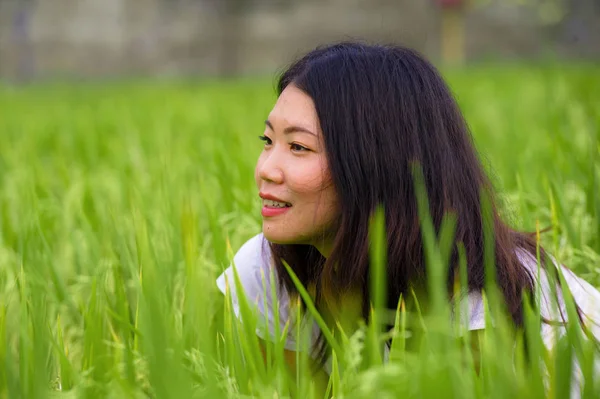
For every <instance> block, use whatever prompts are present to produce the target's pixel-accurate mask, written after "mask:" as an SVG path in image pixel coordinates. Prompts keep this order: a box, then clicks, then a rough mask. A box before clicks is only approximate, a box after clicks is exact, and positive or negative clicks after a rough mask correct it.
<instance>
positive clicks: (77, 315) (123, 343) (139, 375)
mask: <svg viewBox="0 0 600 399" xmlns="http://www.w3.org/2000/svg"><path fill="white" fill-rule="evenodd" d="M445 76H446V77H447V79H448V80H449V82H450V84H451V86H452V88H453V90H454V91H455V93H456V95H457V98H458V100H459V103H460V105H461V106H462V109H463V111H464V113H465V115H466V118H467V121H468V122H469V125H470V127H471V129H472V132H473V135H474V138H475V142H476V145H477V148H478V150H479V151H480V155H481V157H482V159H483V160H484V162H485V164H486V167H487V168H488V171H489V173H490V174H491V176H492V178H493V181H494V183H495V185H496V187H497V189H498V193H499V196H500V198H501V199H502V211H503V214H504V215H505V217H506V218H507V220H509V221H510V223H511V225H513V226H515V227H517V228H520V229H523V230H527V231H536V229H537V228H539V229H544V228H549V230H548V231H547V232H545V233H543V234H542V235H541V242H542V244H543V245H544V246H545V247H546V248H547V250H549V251H550V253H552V254H553V255H554V256H555V257H556V258H557V259H558V260H559V261H560V262H562V263H563V264H565V265H567V266H568V267H569V268H571V269H572V270H574V271H575V272H576V273H577V274H578V275H580V276H582V277H583V278H585V279H586V280H587V281H589V282H591V283H592V284H593V285H595V286H597V287H600V97H599V94H598V93H600V70H598V68H597V67H595V66H573V65H553V66H478V67H470V68H469V69H464V70H453V71H447V72H446V73H445ZM273 87H274V83H273V81H272V80H271V79H269V78H267V79H245V80H243V79H240V80H237V81H234V82H232V81H230V82H213V81H169V82H166V81H163V82H110V83H102V84H100V83H96V84H92V83H86V84H79V85H69V84H38V85H32V86H27V87H12V86H0V184H1V189H0V397H2V398H43V397H53V398H63V397H64V398H75V397H94V398H96V397H106V398H121V397H123V398H133V397H136V398H192V397H194V398H217V397H232V398H235V397H268V398H276V397H289V396H290V395H291V396H292V397H303V398H311V397H322V396H319V395H322V393H319V391H318V390H317V389H316V387H315V385H314V384H313V383H312V382H313V378H312V377H311V375H310V373H309V372H308V371H307V368H306V367H305V366H306V364H307V360H306V357H305V356H301V357H299V359H298V365H299V366H300V367H299V368H298V372H297V373H296V374H295V375H291V374H289V373H287V371H286V369H285V367H284V365H283V359H282V356H281V349H282V346H281V343H280V342H278V343H275V344H274V345H272V346H269V347H268V349H267V355H268V357H269V358H270V359H271V361H269V362H268V364H267V365H265V362H264V361H263V359H262V356H261V355H260V352H259V349H258V346H257V342H256V337H255V335H254V334H253V331H254V327H255V326H253V323H252V322H249V323H244V324H241V323H239V322H238V321H237V319H236V318H235V317H234V316H233V314H232V311H231V304H230V303H229V302H228V301H227V300H226V298H225V297H224V296H223V295H222V294H221V293H220V292H219V291H218V289H217V287H216V285H215V283H214V282H215V279H216V276H217V275H218V274H220V272H221V271H222V270H223V269H224V268H225V267H227V266H228V265H229V263H230V260H231V258H232V256H233V253H235V251H236V250H237V249H238V248H239V247H240V246H241V245H242V244H243V243H244V242H245V241H246V240H247V239H249V238H250V237H252V236H254V235H255V234H257V233H258V232H260V229H261V217H260V206H261V204H260V201H259V198H258V196H257V190H256V188H255V186H254V179H253V169H254V163H255V161H256V159H257V157H258V154H259V152H260V150H261V146H262V144H261V142H260V141H259V140H258V138H257V136H258V135H259V134H261V133H262V129H263V126H264V120H265V117H266V116H267V114H268V112H269V111H270V109H271V107H272V105H273V103H274V101H275V95H274V89H273ZM430 238H431V239H432V240H433V237H430ZM375 244H377V243H375ZM432 248H434V249H433V250H434V252H435V251H436V248H438V246H437V245H434V246H433V247H432ZM436 253H437V252H436ZM439 260H440V264H441V261H442V259H441V258H440V259H439ZM379 266H381V265H379ZM438 266H440V265H438ZM242 305H243V304H242ZM494 308H495V305H494V300H493V295H492V292H490V309H494ZM442 311H443V310H440V312H442ZM242 312H244V314H247V315H248V320H250V319H251V316H250V314H251V308H250V306H248V307H245V306H242ZM396 316H397V322H398V323H397V325H396V327H395V330H394V331H393V332H395V333H396V334H395V335H394V336H395V338H394V341H393V342H394V344H393V350H392V352H393V355H394V356H392V359H391V361H390V362H388V363H385V364H383V363H382V362H381V359H380V357H378V356H376V355H373V354H374V353H376V352H377V351H376V350H375V349H376V348H377V346H378V344H379V343H380V342H381V337H380V335H378V329H377V326H376V325H374V324H370V325H369V326H365V327H364V328H363V329H360V330H359V331H357V332H355V333H354V334H352V335H348V336H342V337H337V336H336V337H335V338H336V339H337V338H339V342H338V343H336V348H337V349H338V350H336V353H335V356H334V358H333V360H334V362H333V363H334V367H333V372H332V374H331V379H330V381H329V385H328V387H327V389H328V391H327V393H328V394H329V395H332V396H335V397H338V398H339V397H347V398H370V397H379V398H392V397H410V398H412V397H414V398H416V397H420V398H440V397H444V398H449V397H460V398H484V397H485V398H506V397H511V396H512V397H556V398H559V397H561V398H562V397H565V395H566V394H567V393H568V392H569V390H570V389H571V387H570V381H571V380H570V378H569V375H570V366H569V364H570V363H569V361H568V360H569V359H570V358H571V356H573V355H574V354H576V355H577V356H579V360H580V361H581V365H582V370H583V373H584V375H585V376H586V383H585V385H584V387H583V389H582V397H588V398H592V397H594V398H597V397H600V381H599V379H598V378H591V376H592V365H593V353H594V351H597V347H595V346H594V345H593V343H590V342H587V341H585V340H584V339H583V338H582V336H581V331H579V330H577V329H576V328H571V329H570V330H569V331H570V334H569V337H568V338H569V339H568V342H567V343H566V344H564V345H563V344H561V345H559V346H558V347H557V348H558V349H557V350H556V351H551V352H547V351H545V350H544V348H543V347H542V346H541V341H540V339H539V336H536V333H535V331H536V320H537V319H536V315H535V312H533V313H531V314H528V319H527V320H528V326H533V327H532V328H531V329H529V330H528V334H527V335H526V336H525V337H523V340H524V341H527V343H528V351H529V352H528V353H529V356H530V360H531V359H533V360H532V361H530V362H527V361H526V360H525V359H524V355H523V353H524V352H523V350H520V349H518V350H517V351H516V353H517V354H516V355H514V356H513V353H514V352H513V351H511V348H513V346H514V345H515V341H514V340H511V338H510V335H509V332H508V328H506V327H503V326H502V323H500V325H498V326H497V328H490V329H488V332H487V333H486V334H485V337H484V342H483V344H482V348H481V356H482V363H481V370H480V372H479V373H476V372H475V368H474V366H473V364H472V363H473V362H472V360H470V359H471V358H470V357H469V356H468V355H467V354H466V352H465V350H464V349H463V346H461V345H460V344H457V343H456V340H454V339H453V338H451V337H450V335H449V334H445V333H444V332H443V331H439V330H437V329H425V331H426V332H425V337H426V339H425V340H424V341H423V342H424V343H423V344H422V345H421V346H419V347H418V348H412V349H411V350H409V349H408V347H407V346H406V341H407V338H406V337H407V334H404V332H406V326H407V325H410V324H411V323H413V324H414V323H415V322H414V321H412V320H411V317H417V316H415V315H407V314H406V313H403V312H402V311H401V310H400V311H398V312H397V314H396ZM255 322H257V323H258V322H259V320H255ZM424 322H425V321H424ZM538 322H539V320H538ZM537 329H538V330H539V327H537ZM523 340H521V341H523ZM521 341H519V340H517V348H521V346H522V342H521ZM374 348H375V349H374ZM521 349H522V348H521Z"/></svg>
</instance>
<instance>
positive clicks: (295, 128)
mask: <svg viewBox="0 0 600 399" xmlns="http://www.w3.org/2000/svg"><path fill="white" fill-rule="evenodd" d="M265 125H267V126H268V128H269V129H271V130H275V129H273V125H272V124H271V122H269V120H268V119H267V120H266V121H265ZM297 132H304V133H308V134H312V135H313V136H316V135H317V134H316V133H314V132H313V131H311V130H309V129H307V128H305V127H302V126H288V127H286V128H285V129H283V134H290V133H297Z"/></svg>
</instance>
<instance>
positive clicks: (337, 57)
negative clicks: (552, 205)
mask: <svg viewBox="0 0 600 399" xmlns="http://www.w3.org/2000/svg"><path fill="white" fill-rule="evenodd" d="M290 84H293V85H295V86H297V87H298V88H299V89H301V90H302V91H304V92H305V93H306V94H307V95H309V96H310V97H311V98H312V100H313V101H314V104H315V108H316V111H317V115H318V118H319V122H320V126H321V128H322V132H323V140H324V146H325V151H326V154H327V160H328V164H329V169H330V173H331V177H332V180H333V184H334V186H335V189H336V192H337V195H338V197H339V203H340V212H341V216H340V219H339V221H338V225H337V230H336V234H335V238H334V246H333V250H332V252H331V255H330V256H329V257H328V258H327V259H325V258H324V257H322V256H321V254H320V253H319V252H318V251H317V250H316V249H315V248H314V247H312V246H309V245H277V244H273V243H271V244H270V247H271V251H272V253H273V257H274V261H275V267H276V268H277V271H278V275H279V278H280V283H281V284H282V285H284V286H285V288H286V289H287V290H288V292H290V294H291V295H295V294H297V290H296V288H295V286H294V284H293V282H292V280H291V279H290V277H289V275H288V273H287V272H286V271H285V268H284V267H283V264H282V259H284V260H285V261H286V262H287V263H288V264H289V265H290V266H291V268H292V269H293V270H294V272H295V273H296V274H297V275H298V277H299V279H300V281H301V282H302V283H303V285H304V286H309V287H310V286H312V287H314V289H315V297H316V301H317V304H318V305H319V306H321V308H322V307H323V306H324V303H325V301H324V298H325V299H326V298H336V297H337V298H339V297H340V295H342V294H343V293H347V292H350V291H358V292H360V293H362V316H363V317H364V318H365V319H368V311H369V298H370V293H369V237H368V232H369V219H370V217H371V216H372V214H373V211H374V209H375V208H376V207H377V206H378V205H379V204H382V205H383V206H384V209H385V217H386V227H387V245H388V255H387V261H388V267H387V283H388V287H387V293H388V303H387V305H388V307H389V308H391V309H395V308H396V306H397V303H398V299H399V297H400V295H401V294H404V297H405V298H406V297H407V295H409V296H410V293H409V290H410V289H411V288H414V287H416V286H418V287H423V288H425V287H426V284H425V280H426V278H427V270H426V267H425V258H424V250H423V242H422V237H421V229H420V223H419V218H418V213H417V201H416V195H415V190H414V186H413V175H412V172H411V167H412V165H413V162H415V161H416V162H418V163H419V164H420V166H421V168H422V172H423V176H424V183H425V188H426V190H427V196H428V199H429V204H430V213H431V217H432V220H433V224H434V226H435V228H436V229H438V231H439V228H440V225H441V223H442V219H443V217H444V215H445V214H446V213H448V212H451V213H453V214H454V215H455V216H456V218H457V223H456V236H455V239H456V242H460V243H462V244H463V245H464V248H465V252H466V260H467V265H468V266H467V272H468V286H469V287H468V288H469V290H470V291H481V290H482V289H483V288H484V249H483V248H484V230H483V225H482V206H481V201H480V198H481V194H482V193H484V194H486V195H487V196H488V197H489V199H490V200H491V212H492V217H491V218H492V220H493V223H492V224H493V234H494V238H495V250H494V256H495V266H496V268H497V283H498V288H499V289H500V291H501V293H502V295H503V297H504V301H505V306H506V310H507V311H508V314H509V315H510V317H511V318H512V321H513V322H514V324H515V325H516V326H522V324H523V303H522V298H523V297H522V295H523V292H524V291H525V292H528V293H529V294H532V292H533V288H534V280H533V279H532V276H530V275H529V273H528V272H527V271H526V269H525V268H524V267H522V266H521V263H520V260H519V258H518V254H517V249H523V250H524V251H526V252H529V253H531V254H533V255H534V256H535V254H536V241H535V237H533V236H531V235H529V234H525V233H521V232H517V231H515V230H513V229H511V228H510V227H509V226H508V225H507V224H505V223H504V222H503V221H502V220H501V218H500V216H499V214H498V210H497V205H496V203H495V200H494V193H493V187H492V184H491V183H490V180H489V179H488V177H487V176H486V173H485V171H484V169H483V167H482V164H481V162H480V160H479V159H478V156H477V154H476V151H475V149H474V145H473V142H472V138H471V135H470V132H469V129H468V127H467V124H466V122H465V120H464V118H463V116H462V114H461V111H460V110H459V107H458V105H457V103H456V101H455V99H454V98H453V95H452V94H451V92H450V90H449V88H448V86H447V85H446V83H445V82H444V80H443V79H442V77H441V76H440V74H439V73H438V72H437V71H436V69H435V68H434V67H433V66H432V65H431V64H430V63H429V62H428V61H426V60H425V59H424V58H423V57H422V56H420V55H419V54H418V53H416V52H415V51H413V50H410V49H407V48H403V47H399V46H381V45H377V46H375V45H365V44H360V43H340V44H335V45H330V46H327V47H322V48H318V49H316V50H314V51H312V52H310V53H308V54H306V55H305V56H304V57H302V58H301V59H299V60H298V61H296V62H295V63H293V64H292V65H291V66H290V67H289V68H288V69H287V70H286V71H285V72H284V73H283V74H282V76H281V78H280V80H279V83H278V88H277V89H278V94H281V92H282V91H283V90H284V89H285V88H286V87H287V86H288V85H290ZM541 252H542V260H544V259H545V258H546V256H545V253H544V251H543V249H542V250H541ZM336 265H337V266H336ZM457 268H458V250H457V248H454V251H453V253H452V256H451V261H450V266H449V270H448V295H449V296H451V295H452V289H451V287H452V285H453V282H454V276H455V273H456V272H457ZM320 342H321V345H320V355H319V357H320V360H321V361H325V360H326V352H325V351H324V350H323V348H324V346H323V338H322V337H321V338H320Z"/></svg>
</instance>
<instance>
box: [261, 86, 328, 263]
mask: <svg viewBox="0 0 600 399" xmlns="http://www.w3.org/2000/svg"><path fill="white" fill-rule="evenodd" d="M262 139H263V140H264V141H265V147H264V150H263V151H262V153H261V154H260V157H259V158H258V163H257V165H256V170H255V179H256V185H257V186H258V190H259V192H260V194H259V195H260V197H261V198H262V201H263V208H262V216H263V233H264V236H265V238H266V239H267V240H269V241H271V242H274V243H277V244H310V245H315V246H316V247H317V248H318V249H319V250H320V251H321V252H323V250H326V248H327V247H328V245H329V244H328V243H327V242H322V241H321V240H322V239H323V236H325V237H329V239H330V237H331V236H332V234H333V231H334V228H335V226H334V224H335V220H336V219H337V217H338V215H339V210H338V202H337V195H336V192H335V189H334V187H333V184H332V181H331V177H330V174H329V167H328V165H327V159H326V155H325V149H324V145H323V135H322V131H321V128H320V126H319V120H318V118H317V112H316V109H315V106H314V103H313V101H312V99H311V98H310V97H309V96H308V95H307V94H306V93H304V92H303V91H301V90H300V89H298V88H297V87H296V86H293V85H289V86H287V88H286V89H285V90H284V91H283V92H282V93H281V95H280V96H279V98H278V99H277V102H276V103H275V106H274V108H273V110H272V111H271V113H270V114H269V117H268V119H267V121H266V127H265V133H264V136H263V137H262ZM327 239H328V238H326V240H327ZM324 255H326V254H324Z"/></svg>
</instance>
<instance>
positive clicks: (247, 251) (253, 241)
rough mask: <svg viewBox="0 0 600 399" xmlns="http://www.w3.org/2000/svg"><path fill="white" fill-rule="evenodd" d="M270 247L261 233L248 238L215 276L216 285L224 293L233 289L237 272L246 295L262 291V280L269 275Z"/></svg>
mask: <svg viewBox="0 0 600 399" xmlns="http://www.w3.org/2000/svg"><path fill="white" fill-rule="evenodd" d="M270 263H271V256H270V249H269V245H268V242H267V241H266V240H265V238H264V236H263V234H262V233H259V234H257V235H255V236H254V237H251V238H250V239H248V240H247V241H246V242H245V243H244V244H242V246H241V247H240V248H239V249H238V250H237V252H236V253H235V255H234V257H233V259H232V262H231V264H230V265H229V267H227V269H225V270H224V271H223V273H221V275H220V276H219V277H218V278H217V286H218V287H219V289H220V290H221V292H223V293H226V290H227V288H229V289H230V290H232V291H235V290H234V287H235V283H234V275H235V272H237V274H238V276H239V279H240V282H241V283H242V286H243V287H244V290H245V291H246V295H248V294H251V295H255V294H256V293H257V292H256V291H257V290H259V289H260V292H262V284H261V283H262V280H263V278H264V279H268V278H269V276H270V269H271V268H270ZM234 269H235V272H234Z"/></svg>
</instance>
